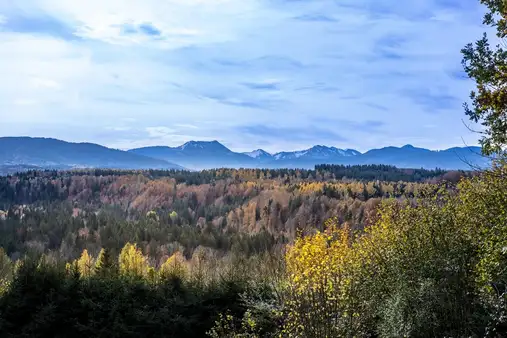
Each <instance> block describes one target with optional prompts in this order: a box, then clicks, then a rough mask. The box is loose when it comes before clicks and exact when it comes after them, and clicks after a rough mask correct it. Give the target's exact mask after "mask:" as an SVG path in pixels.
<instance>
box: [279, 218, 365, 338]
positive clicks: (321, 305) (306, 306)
mask: <svg viewBox="0 0 507 338" xmlns="http://www.w3.org/2000/svg"><path fill="white" fill-rule="evenodd" d="M326 227H327V230H326V231H325V232H317V233H316V234H314V235H312V236H307V237H299V238H298V239H297V240H296V241H295V243H294V245H293V246H291V247H289V248H288V250H287V253H286V269H287V274H288V290H287V291H288V296H287V298H286V304H285V307H286V309H287V320H286V324H285V327H284V333H285V334H286V335H287V336H289V337H340V336H346V335H348V333H349V332H356V331H357V328H355V326H356V324H357V323H356V320H355V317H356V316H357V313H356V312H355V310H354V309H353V308H352V306H353V304H354V302H353V301H351V297H352V295H353V294H354V288H355V287H356V285H355V280H354V278H353V274H354V273H355V272H354V266H355V263H354V261H355V259H354V251H353V250H352V233H351V231H350V229H349V228H348V227H347V226H345V227H343V228H339V227H338V226H337V225H336V220H330V221H328V222H327V223H326Z"/></svg>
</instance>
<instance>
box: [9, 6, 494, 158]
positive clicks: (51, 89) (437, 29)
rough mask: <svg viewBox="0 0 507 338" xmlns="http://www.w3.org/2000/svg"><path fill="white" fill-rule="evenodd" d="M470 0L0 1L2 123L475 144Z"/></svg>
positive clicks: (99, 137)
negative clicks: (467, 61) (467, 60)
mask: <svg viewBox="0 0 507 338" xmlns="http://www.w3.org/2000/svg"><path fill="white" fill-rule="evenodd" d="M482 13H483V8H481V7H480V5H479V1H477V0H410V1H402V2H400V1H399V0H311V1H310V0H306V1H304V0H165V1H161V0H107V1H104V0H87V1H82V0H23V1H0V78H1V81H0V117H1V121H2V123H1V124H0V136H18V135H29V136H45V137H56V138H61V139H64V140H67V141H91V142H96V143H101V144H104V145H107V146H111V147H115V148H121V149H127V148H133V147H139V146H147V145H169V146H175V145H180V144H182V143H184V142H186V141H189V140H215V139H216V140H219V141H221V142H223V143H224V144H225V145H227V146H229V147H230V148H231V149H233V150H236V151H248V150H252V149H256V148H264V149H266V150H268V151H272V152H275V151H280V150H295V149H303V148H307V147H309V146H312V145H315V144H326V145H332V146H337V147H342V148H355V149H358V150H360V151H364V150H367V149H370V148H378V147H382V146H388V145H395V146H401V145H404V144H413V145H416V146H421V147H428V148H432V149H442V148H448V147H452V146H463V145H464V144H467V145H475V144H476V143H477V142H476V139H477V135H476V134H473V133H471V132H470V131H469V130H468V129H467V128H466V127H465V126H464V124H463V122H462V120H463V119H465V115H464V113H463V109H462V107H461V105H462V103H463V101H465V100H466V99H467V97H468V93H469V91H470V90H471V89H472V88H473V83H471V82H470V81H469V80H467V79H466V78H465V76H464V74H463V73H462V68H461V65H460V61H461V55H460V49H461V48H462V47H463V46H464V45H465V44H466V43H468V42H471V41H474V40H475V39H477V38H479V37H480V36H481V34H482V32H483V31H484V27H482V26H481V21H482Z"/></svg>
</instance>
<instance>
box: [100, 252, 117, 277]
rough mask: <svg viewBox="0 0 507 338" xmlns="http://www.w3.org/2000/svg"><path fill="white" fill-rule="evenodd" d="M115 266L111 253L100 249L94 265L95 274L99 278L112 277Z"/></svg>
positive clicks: (114, 272)
mask: <svg viewBox="0 0 507 338" xmlns="http://www.w3.org/2000/svg"><path fill="white" fill-rule="evenodd" d="M116 268H117V267H116V264H115V261H114V258H113V256H112V255H111V251H110V250H109V249H102V250H100V252H99V256H98V257H97V262H96V263H95V274H96V275H97V276H99V277H106V276H114V275H115V274H116V271H117V270H116Z"/></svg>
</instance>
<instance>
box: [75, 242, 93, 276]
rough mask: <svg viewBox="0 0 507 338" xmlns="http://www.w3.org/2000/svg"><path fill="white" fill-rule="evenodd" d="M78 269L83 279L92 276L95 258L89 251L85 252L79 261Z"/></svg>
mask: <svg viewBox="0 0 507 338" xmlns="http://www.w3.org/2000/svg"><path fill="white" fill-rule="evenodd" d="M77 267H78V269H79V274H80V275H81V277H84V278H88V277H91V276H92V273H93V258H92V257H91V256H90V255H89V254H88V250H86V249H84V250H83V253H82V254H81V257H80V258H79V259H78V260H77Z"/></svg>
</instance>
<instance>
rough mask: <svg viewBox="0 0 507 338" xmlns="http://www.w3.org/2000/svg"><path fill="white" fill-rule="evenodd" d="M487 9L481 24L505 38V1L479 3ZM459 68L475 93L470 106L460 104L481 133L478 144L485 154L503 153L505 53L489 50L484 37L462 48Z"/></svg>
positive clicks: (506, 105) (506, 141)
mask: <svg viewBox="0 0 507 338" xmlns="http://www.w3.org/2000/svg"><path fill="white" fill-rule="evenodd" d="M480 2H481V3H482V4H484V5H486V6H487V7H488V10H489V11H488V12H487V13H486V15H485V16H484V21H483V23H484V24H485V25H488V26H491V27H493V28H495V29H496V36H497V38H498V39H500V40H503V39H505V38H506V37H507V2H506V1H505V0H480ZM461 52H462V54H463V60H462V64H463V67H464V69H465V71H466V73H467V74H468V76H469V77H470V78H472V79H474V80H475V82H476V84H477V90H476V91H472V92H471V94H470V99H471V100H472V107H470V106H469V105H468V104H467V103H465V104H464V108H465V113H466V114H467V115H468V117H469V118H470V120H472V121H474V122H475V123H478V122H480V123H481V124H482V125H483V126H484V130H483V131H481V132H480V133H481V134H482V135H483V136H482V139H481V141H480V142H481V145H482V149H483V153H484V154H485V155H492V154H495V153H496V154H502V155H505V154H506V151H507V150H506V146H507V50H506V49H505V48H504V47H503V46H502V45H501V44H500V43H499V44H497V45H496V46H494V47H491V45H490V43H489V40H488V36H487V34H486V33H484V36H483V37H482V39H480V40H478V41H477V42H476V43H475V45H474V44H472V43H470V44H468V45H467V46H466V47H465V48H463V49H462V51H461Z"/></svg>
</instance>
